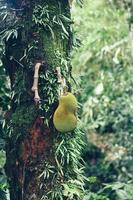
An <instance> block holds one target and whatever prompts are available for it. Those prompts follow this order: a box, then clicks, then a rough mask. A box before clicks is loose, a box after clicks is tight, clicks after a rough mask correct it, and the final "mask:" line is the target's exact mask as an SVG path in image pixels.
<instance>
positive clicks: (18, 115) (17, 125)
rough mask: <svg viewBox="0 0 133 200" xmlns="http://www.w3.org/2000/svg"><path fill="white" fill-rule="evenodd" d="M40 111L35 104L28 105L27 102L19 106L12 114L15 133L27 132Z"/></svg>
mask: <svg viewBox="0 0 133 200" xmlns="http://www.w3.org/2000/svg"><path fill="white" fill-rule="evenodd" d="M37 115H38V112H37V109H36V108H35V105H30V106H27V105H26V104H23V105H20V106H18V107H17V109H16V111H15V113H13V115H12V126H13V128H14V131H13V135H16V136H17V135H18V134H19V133H21V134H22V133H24V134H26V133H27V131H28V130H29V129H30V128H31V127H32V124H33V122H34V120H35V118H36V117H37Z"/></svg>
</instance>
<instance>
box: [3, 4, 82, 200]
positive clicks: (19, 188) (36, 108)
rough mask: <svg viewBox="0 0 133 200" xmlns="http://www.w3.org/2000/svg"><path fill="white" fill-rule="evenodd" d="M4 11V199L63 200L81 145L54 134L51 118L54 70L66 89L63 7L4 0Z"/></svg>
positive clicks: (66, 17)
mask: <svg viewBox="0 0 133 200" xmlns="http://www.w3.org/2000/svg"><path fill="white" fill-rule="evenodd" d="M6 11H8V15H7V16H6V17H3V18H4V20H6V21H4V25H3V26H5V29H3V27H2V25H1V29H3V30H4V32H3V38H4V41H5V56H4V57H3V63H4V66H5V68H6V71H7V72H8V74H9V77H10V81H11V93H12V99H11V109H10V111H9V112H8V113H7V114H6V127H5V130H6V134H5V135H6V155H7V161H6V166H5V170H6V174H7V178H8V182H9V190H10V199H11V200H31V199H34V200H41V199H49V200H52V199H53V200H54V199H55V200H56V199H67V197H65V196H64V194H63V184H65V183H66V181H68V180H69V179H75V178H76V176H77V174H78V173H79V172H78V168H79V167H81V166H80V162H79V158H80V148H81V145H80V144H79V143H78V142H76V139H75V138H76V136H75V135H76V132H72V133H66V134H61V133H58V132H57V131H56V130H55V128H54V126H53V122H52V121H53V119H52V118H53V113H54V111H55V109H56V107H57V102H58V88H59V83H58V76H57V70H56V67H60V69H61V74H62V76H63V77H65V78H66V82H67V86H68V88H69V90H70V80H69V79H70V75H71V65H70V57H69V56H70V49H71V37H72V36H71V27H70V25H71V19H70V6H69V2H68V0H36V1H35V0H34V1H31V0H27V1H26V0H16V1H11V0H8V1H7V7H6ZM37 63H41V68H40V75H39V95H40V98H41V102H40V103H37V104H36V103H35V101H34V93H33V92H32V91H31V88H32V84H33V79H34V66H35V65H36V64H37ZM77 140H79V139H77ZM76 145H77V146H76ZM76 170H77V171H76ZM74 199H76V194H75V197H74Z"/></svg>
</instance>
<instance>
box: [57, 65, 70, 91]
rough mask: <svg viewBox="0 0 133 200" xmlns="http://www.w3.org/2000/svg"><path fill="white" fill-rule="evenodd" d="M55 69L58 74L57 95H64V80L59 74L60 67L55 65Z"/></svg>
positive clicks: (65, 88) (65, 87)
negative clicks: (58, 85)
mask: <svg viewBox="0 0 133 200" xmlns="http://www.w3.org/2000/svg"><path fill="white" fill-rule="evenodd" d="M56 70H57V76H58V83H59V84H60V87H59V95H66V92H67V86H66V80H65V78H62V76H61V69H60V67H57V68H56Z"/></svg>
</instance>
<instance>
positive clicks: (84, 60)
mask: <svg viewBox="0 0 133 200" xmlns="http://www.w3.org/2000/svg"><path fill="white" fill-rule="evenodd" d="M128 6H130V5H129V4H128V2H127V1H107V0H101V1H98V0H96V1H91V0H90V1H84V6H83V9H81V8H77V7H74V8H73V16H74V18H75V22H76V26H75V31H76V32H77V33H78V37H79V38H80V40H81V42H82V45H81V47H80V48H79V50H78V51H75V50H74V52H73V65H74V72H75V74H77V76H76V79H77V80H78V84H79V85H80V88H81V89H79V101H80V103H81V104H83V107H82V109H81V115H82V119H81V120H82V122H83V127H84V128H85V130H86V132H87V138H88V148H87V149H86V152H85V154H84V158H85V159H86V160H87V162H88V166H87V169H86V173H87V175H88V176H92V175H95V176H96V177H97V183H96V184H94V185H92V186H91V188H92V190H93V191H97V190H98V189H100V188H102V187H103V185H102V183H104V182H106V183H111V182H114V181H120V182H124V183H127V182H128V181H131V185H132V180H133V177H132V172H133V168H132V160H133V157H132V141H133V140H132V132H133V126H132V121H133V115H132V113H133V110H132V109H133V107H132V100H133V96H132V93H133V90H132V87H133V82H132V74H133V70H132V63H131V58H130V56H129V55H131V47H130V44H129V39H128V37H129V26H128V20H129V13H128V11H129V9H127V7H128ZM78 13H80V15H79V14H78ZM79 75H80V77H79ZM112 185H113V184H112ZM89 187H90V186H89ZM127 187H128V186H127ZM122 190H123V197H121V198H120V197H119V198H120V199H122V198H123V199H124V192H125V190H124V188H123V189H122ZM120 192H121V191H120ZM107 193H108V194H109V198H111V199H113V200H114V199H118V196H116V194H114V196H113V195H112V194H111V193H110V192H107ZM116 193H117V192H116ZM121 196H122V192H121ZM130 198H132V197H130ZM130 198H129V199H130ZM127 199H128V198H127Z"/></svg>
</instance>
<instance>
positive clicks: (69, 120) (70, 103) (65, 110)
mask: <svg viewBox="0 0 133 200" xmlns="http://www.w3.org/2000/svg"><path fill="white" fill-rule="evenodd" d="M76 109H77V100H76V98H75V96H74V95H73V94H72V93H70V92H68V93H67V94H66V95H63V96H61V97H60V98H59V105H58V107H57V109H56V111H55V113H54V117H53V122H54V126H55V128H56V129H57V130H58V131H59V132H62V133H65V132H69V131H72V130H74V129H75V128H76V125H77V118H76Z"/></svg>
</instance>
